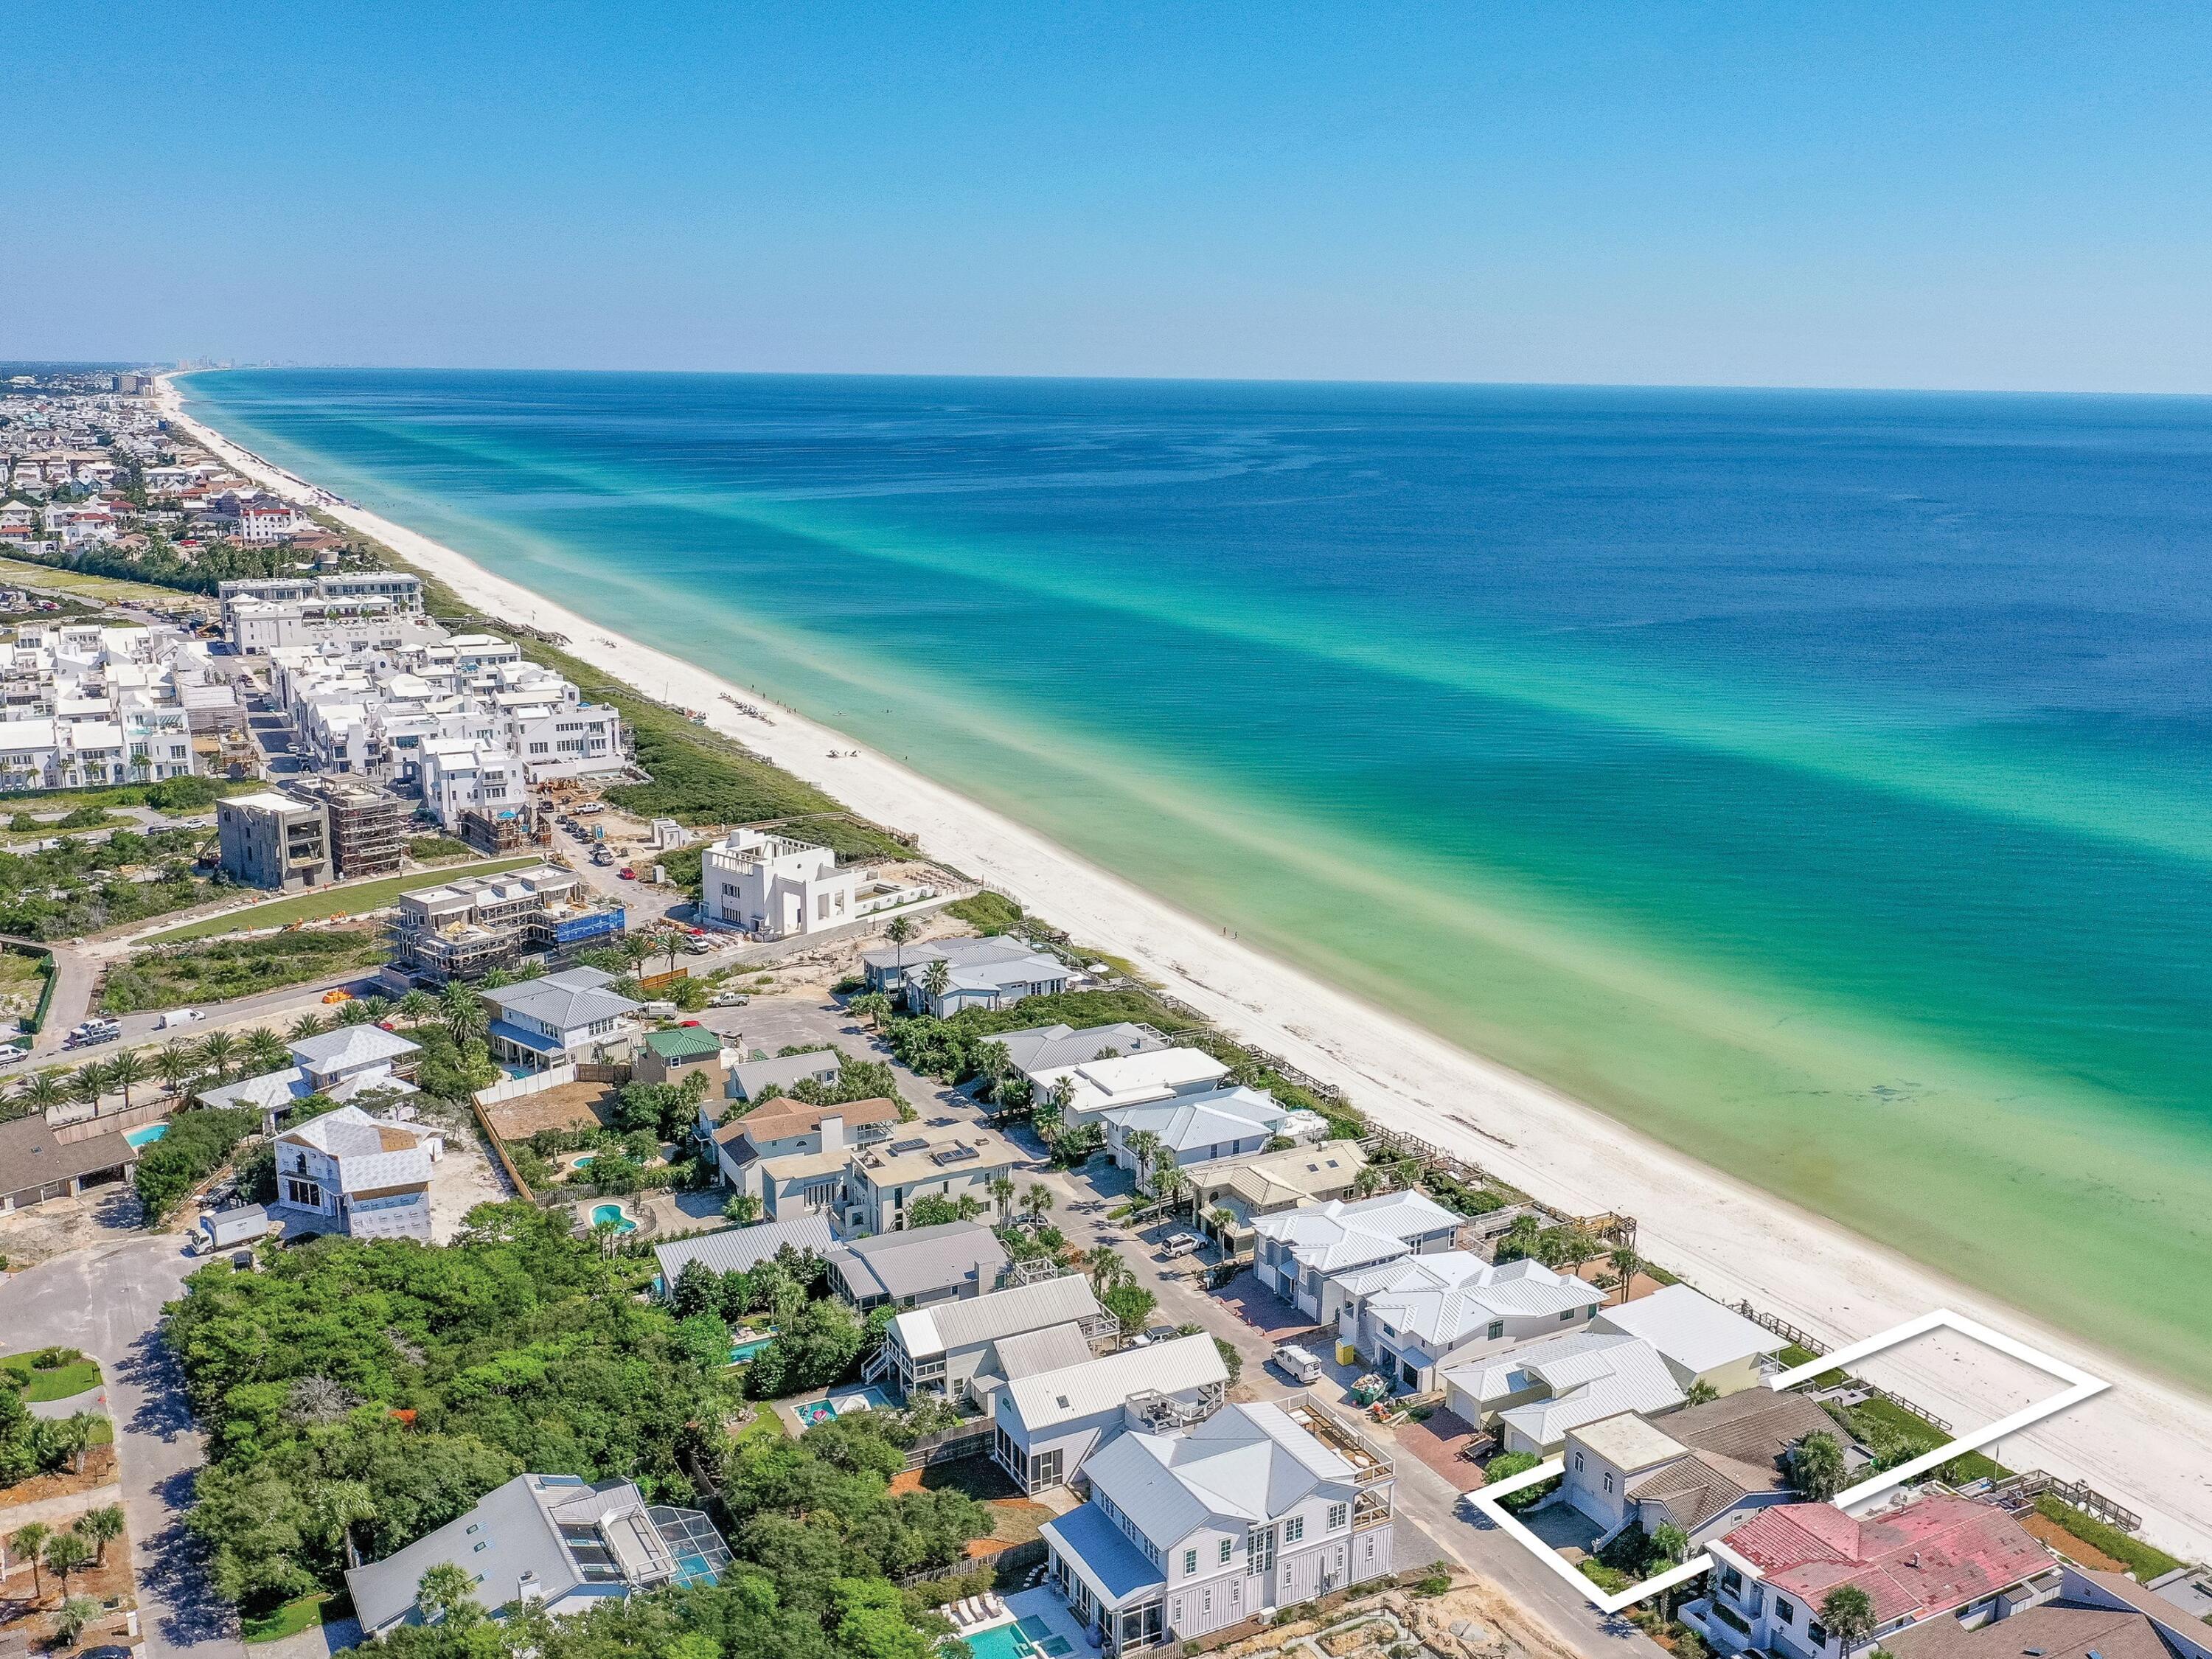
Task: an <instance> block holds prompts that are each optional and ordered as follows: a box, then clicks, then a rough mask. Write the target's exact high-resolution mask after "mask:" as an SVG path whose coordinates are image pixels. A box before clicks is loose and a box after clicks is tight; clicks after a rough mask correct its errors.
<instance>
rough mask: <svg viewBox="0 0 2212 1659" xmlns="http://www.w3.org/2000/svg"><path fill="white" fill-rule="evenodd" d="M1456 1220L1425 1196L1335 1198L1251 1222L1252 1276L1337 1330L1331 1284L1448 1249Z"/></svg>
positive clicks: (1336, 1301)
mask: <svg viewBox="0 0 2212 1659" xmlns="http://www.w3.org/2000/svg"><path fill="white" fill-rule="evenodd" d="M1459 1230H1460V1218H1459V1217H1458V1216H1457V1215H1456V1214H1455V1213H1454V1212H1451V1211H1449V1210H1447V1209H1446V1208H1444V1206H1443V1205H1441V1204H1439V1203H1437V1201H1436V1200H1434V1199H1432V1198H1431V1197H1430V1196H1428V1194H1425V1193H1418V1192H1410V1191H1408V1192H1398V1193H1384V1194H1382V1195H1381V1196H1379V1197H1376V1198H1359V1199H1352V1200H1348V1201H1347V1200H1340V1199H1332V1200H1329V1201H1328V1203H1326V1204H1310V1205H1305V1206H1301V1207H1300V1208H1298V1209H1295V1210H1290V1211H1285V1212H1283V1213H1281V1214H1279V1215H1270V1216H1263V1217H1261V1218H1260V1219H1258V1220H1257V1221H1255V1222H1254V1224H1253V1227H1252V1231H1253V1232H1254V1233H1255V1235H1256V1236H1257V1240H1258V1243H1257V1248H1256V1250H1255V1255H1254V1257H1253V1264H1252V1265H1253V1271H1254V1273H1255V1274H1256V1275H1257V1277H1258V1279H1259V1280H1260V1282H1261V1284H1262V1285H1266V1286H1267V1288H1268V1289H1269V1290H1271V1291H1273V1292H1274V1293H1275V1294H1276V1295H1277V1296H1279V1297H1282V1298H1283V1299H1284V1300H1285V1302H1289V1303H1292V1304H1295V1305H1296V1306H1297V1308H1298V1309H1299V1310H1300V1311H1301V1312H1303V1313H1304V1314H1306V1315H1307V1316H1309V1317H1310V1318H1313V1319H1316V1320H1318V1321H1320V1322H1322V1323H1324V1324H1334V1322H1335V1321H1336V1316H1337V1306H1338V1304H1339V1302H1340V1300H1341V1294H1342V1293H1341V1291H1338V1290H1336V1289H1335V1288H1334V1287H1333V1285H1331V1283H1330V1281H1331V1280H1332V1279H1334V1278H1335V1276H1336V1275H1338V1274H1340V1273H1345V1272H1346V1271H1348V1270H1349V1269H1351V1268H1353V1267H1370V1266H1372V1265H1373V1264H1375V1263H1376V1262H1378V1261H1396V1260H1397V1259H1398V1258H1399V1257H1401V1256H1407V1255H1434V1254H1435V1253H1436V1252H1437V1251H1439V1250H1448V1249H1450V1248H1451V1246H1452V1241H1453V1239H1454V1238H1455V1237H1457V1235H1458V1233H1459Z"/></svg>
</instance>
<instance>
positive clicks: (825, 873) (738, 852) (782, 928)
mask: <svg viewBox="0 0 2212 1659" xmlns="http://www.w3.org/2000/svg"><path fill="white" fill-rule="evenodd" d="M702 857H703V860H704V862H703V864H702V868H701V871H700V882H701V885H702V889H703V890H704V892H705V894H706V898H705V905H706V909H707V913H708V915H710V916H712V917H713V918H714V920H715V921H719V922H721V923H723V924H724V925H725V926H726V927H736V928H740V929H742V930H743V931H744V932H745V933H750V934H752V935H753V936H754V937H755V938H756V939H795V938H798V937H799V936H801V935H803V934H806V933H821V932H823V930H824V929H827V928H830V927H842V926H844V925H845V924H846V923H847V922H850V921H859V920H860V904H859V902H858V895H859V892H860V878H861V877H862V875H863V873H864V872H862V871H860V870H859V869H843V870H841V869H839V868H838V867H837V855H836V854H835V853H833V852H831V851H830V850H829V848H826V847H817V846H816V845H815V844H814V843H813V842H806V841H800V840H798V839H797V838H796V837H793V836H772V835H768V834H765V833H763V831H761V830H758V829H732V831H730V833H729V834H728V835H727V836H724V837H723V838H722V839H721V840H720V842H716V843H715V844H714V845H713V846H711V847H709V848H707V850H706V852H705V854H703V855H702Z"/></svg>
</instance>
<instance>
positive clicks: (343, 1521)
mask: <svg viewBox="0 0 2212 1659" xmlns="http://www.w3.org/2000/svg"><path fill="white" fill-rule="evenodd" d="M314 1510H315V1524H316V1525H317V1526H318V1527H319V1528H321V1530H322V1534H323V1536H324V1537H325V1539H327V1540H329V1541H332V1542H334V1543H339V1544H343V1546H344V1547H345V1557H346V1565H348V1566H349V1567H357V1566H359V1565H361V1549H360V1547H359V1546H357V1545H356V1543H355V1542H354V1538H353V1529H354V1528H356V1526H358V1525H360V1523H361V1522H364V1521H374V1520H375V1519H376V1498H375V1496H374V1494H373V1493H372V1492H370V1491H369V1489H368V1486H367V1484H366V1483H364V1482H362V1481H359V1480H330V1481H325V1482H324V1483H323V1484H322V1485H321V1486H319V1487H318V1488H317V1489H316V1492H315V1498H314Z"/></svg>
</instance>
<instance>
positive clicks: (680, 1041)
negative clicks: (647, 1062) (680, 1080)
mask: <svg viewBox="0 0 2212 1659" xmlns="http://www.w3.org/2000/svg"><path fill="white" fill-rule="evenodd" d="M645 1046H646V1047H647V1048H650V1049H652V1050H653V1053H654V1054H658V1055H659V1056H660V1058H661V1059H663V1060H711V1059H713V1058H714V1056H715V1055H716V1054H720V1053H721V1052H722V1039H721V1038H720V1037H718V1036H715V1035H714V1033H713V1032H712V1031H710V1030H707V1029H706V1027H704V1026H703V1025H678V1026H677V1027H676V1028H675V1029H674V1030H668V1031H647V1033H646V1034H645Z"/></svg>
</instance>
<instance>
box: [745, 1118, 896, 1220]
mask: <svg viewBox="0 0 2212 1659" xmlns="http://www.w3.org/2000/svg"><path fill="white" fill-rule="evenodd" d="M904 1115H905V1109H904V1107H903V1106H902V1105H901V1103H899V1102H897V1101H896V1100H891V1099H888V1098H884V1099H878V1100H847V1101H840V1102H838V1103H836V1104H835V1105H817V1104H814V1103H811V1102H808V1101H804V1100H799V1099H797V1098H795V1097H787V1096H780V1095H779V1096H772V1097H769V1099H767V1100H765V1101H763V1102H762V1103H760V1104H759V1105H758V1106H756V1107H755V1108H754V1109H752V1110H751V1111H750V1112H747V1113H745V1114H744V1116H742V1117H732V1118H726V1119H724V1120H723V1121H722V1124H721V1127H719V1128H716V1129H714V1130H712V1131H710V1132H709V1133H708V1137H707V1139H708V1145H709V1146H712V1147H713V1149H714V1165H715V1169H716V1170H717V1171H718V1172H719V1173H720V1176H721V1178H722V1182H723V1183H724V1184H725V1185H726V1186H727V1187H729V1188H731V1189H732V1191H735V1192H740V1193H750V1194H752V1195H753V1196H754V1197H756V1198H757V1199H759V1200H761V1205H762V1208H763V1213H765V1214H767V1215H769V1216H770V1217H772V1218H787V1217H789V1216H793V1215H800V1214H806V1213H810V1212H823V1213H826V1214H828V1215H829V1216H831V1217H832V1218H835V1219H836V1220H838V1221H839V1222H841V1223H842V1221H843V1220H844V1219H845V1217H846V1212H847V1209H848V1204H847V1196H846V1193H847V1180H846V1175H847V1170H848V1166H849V1165H850V1164H851V1163H852V1160H853V1156H854V1151H855V1149H856V1148H859V1147H863V1146H873V1145H876V1144H878V1143H879V1142H881V1141H884V1140H885V1139H889V1138H890V1135H891V1133H892V1132H893V1131H894V1130H896V1128H897V1127H898V1125H899V1121H900V1119H901V1118H902V1117H903V1116H904Z"/></svg>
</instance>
